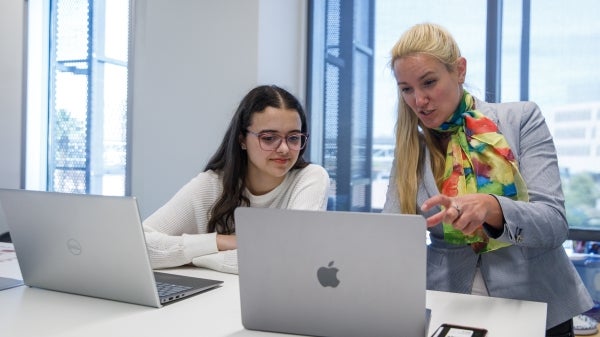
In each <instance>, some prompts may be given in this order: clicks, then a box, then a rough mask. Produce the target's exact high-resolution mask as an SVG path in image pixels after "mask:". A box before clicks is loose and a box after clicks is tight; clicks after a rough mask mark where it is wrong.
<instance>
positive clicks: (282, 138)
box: [246, 129, 308, 151]
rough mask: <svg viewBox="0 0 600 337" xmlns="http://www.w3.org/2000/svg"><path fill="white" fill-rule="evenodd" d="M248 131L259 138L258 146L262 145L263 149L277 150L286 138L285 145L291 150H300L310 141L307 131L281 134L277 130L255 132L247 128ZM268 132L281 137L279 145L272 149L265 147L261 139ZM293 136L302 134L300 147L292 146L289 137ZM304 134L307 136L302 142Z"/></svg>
mask: <svg viewBox="0 0 600 337" xmlns="http://www.w3.org/2000/svg"><path fill="white" fill-rule="evenodd" d="M246 132H247V133H249V134H251V135H253V136H255V137H256V138H257V139H258V146H260V149H261V150H263V151H275V150H277V149H278V148H279V147H280V146H281V144H283V140H284V139H285V145H286V146H287V147H288V148H289V149H290V150H293V151H300V150H302V149H303V148H305V147H306V143H308V134H305V133H302V132H293V133H291V134H288V135H286V136H282V135H281V134H279V133H277V132H271V131H265V132H254V131H251V130H248V129H246ZM267 134H271V135H275V136H277V137H279V138H280V139H279V142H278V143H277V146H275V147H273V148H272V149H265V148H264V147H263V141H262V139H261V136H263V135H267ZM291 136H300V147H299V148H298V149H294V148H292V146H290V143H289V141H288V138H289V137H291ZM302 136H304V138H305V139H304V142H302Z"/></svg>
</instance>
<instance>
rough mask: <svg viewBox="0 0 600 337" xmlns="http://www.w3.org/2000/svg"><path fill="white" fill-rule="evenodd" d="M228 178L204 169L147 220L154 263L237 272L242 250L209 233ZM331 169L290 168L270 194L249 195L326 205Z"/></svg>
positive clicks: (284, 203) (273, 203)
mask: <svg viewBox="0 0 600 337" xmlns="http://www.w3.org/2000/svg"><path fill="white" fill-rule="evenodd" d="M222 190H223V183H222V180H221V177H220V176H219V175H218V174H217V173H216V172H214V171H207V172H201V173H200V174H198V175H197V176H196V177H194V178H193V179H192V180H191V181H190V182H188V183H187V184H186V185H184V186H183V187H182V188H181V189H180V190H179V191H178V192H177V193H176V194H175V195H174V196H173V197H172V198H171V200H169V201H168V202H167V203H166V204H165V205H163V206H162V207H161V208H159V209H158V210H157V211H156V212H154V213H153V214H152V215H150V216H149V217H148V218H147V219H146V220H145V221H144V231H145V234H146V243H147V246H148V251H149V255H150V262H151V263H152V266H153V268H168V267H176V266H181V265H184V264H188V263H193V264H194V265H196V266H199V267H205V268H210V269H214V270H218V271H222V272H229V273H237V250H229V251H220V252H219V251H218V250H217V242H216V233H207V225H208V218H209V213H210V209H211V207H212V206H213V204H214V203H215V202H216V200H217V198H218V197H219V196H220V195H221V191H222ZM328 190H329V175H328V174H327V171H325V169H324V168H322V167H321V166H318V165H314V164H310V165H308V166H307V167H305V168H303V169H299V170H292V171H290V172H289V173H288V174H287V175H286V177H285V179H284V180H283V182H282V183H281V184H280V185H279V186H277V187H276V188H275V189H273V190H272V191H271V192H269V193H267V194H264V195H258V196H257V195H252V194H251V193H250V192H249V191H248V190H246V191H245V195H246V196H247V197H248V199H249V200H250V206H251V207H264V208H287V209H306V210H325V209H326V207H327V194H328Z"/></svg>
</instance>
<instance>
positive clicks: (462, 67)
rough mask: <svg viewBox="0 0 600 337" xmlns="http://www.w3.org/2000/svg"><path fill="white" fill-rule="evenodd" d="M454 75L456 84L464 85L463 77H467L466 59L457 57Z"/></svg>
mask: <svg viewBox="0 0 600 337" xmlns="http://www.w3.org/2000/svg"><path fill="white" fill-rule="evenodd" d="M456 73H457V75H458V83H459V84H463V83H465V77H466V76H467V59H466V58H464V57H462V56H461V57H459V58H458V59H457V60H456Z"/></svg>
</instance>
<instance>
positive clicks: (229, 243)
mask: <svg viewBox="0 0 600 337" xmlns="http://www.w3.org/2000/svg"><path fill="white" fill-rule="evenodd" d="M217 249H218V250H219V251H221V250H233V249H237V238H236V237H235V235H225V234H217Z"/></svg>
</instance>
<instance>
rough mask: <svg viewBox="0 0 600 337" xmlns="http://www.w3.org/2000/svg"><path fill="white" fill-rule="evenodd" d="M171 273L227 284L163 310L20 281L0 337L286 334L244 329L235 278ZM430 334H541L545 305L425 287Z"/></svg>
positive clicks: (9, 272) (11, 265) (6, 294)
mask: <svg viewBox="0 0 600 337" xmlns="http://www.w3.org/2000/svg"><path fill="white" fill-rule="evenodd" d="M172 272H173V273H178V274H184V275H190V276H197V277H204V278H213V279H219V280H223V281H224V284H223V286H222V287H220V288H218V289H214V290H211V291H208V292H205V293H202V294H199V295H197V296H194V297H191V298H187V299H185V300H183V301H180V302H177V303H173V304H171V305H168V306H165V307H163V308H160V309H156V308H149V307H143V306H139V305H134V304H126V303H120V302H115V301H109V300H102V299H96V298H89V297H84V296H78V295H70V294H64V293H58V292H54V291H47V290H41V289H35V288H29V287H26V286H21V287H17V288H12V289H7V290H2V291H0V335H2V336H10V337H20V336H24V337H25V336H26V337H32V336H47V337H52V336H60V337H67V336H77V337H80V336H86V337H94V336H101V337H105V336H145V337H146V336H161V337H164V336H180V337H185V336H194V337H198V336H207V337H218V336H230V337H243V336H289V335H283V334H274V333H265V332H257V331H250V330H245V329H244V328H243V326H242V323H241V316H240V302H239V288H238V278H237V276H236V275H230V274H222V273H218V272H214V271H210V270H204V269H198V268H193V267H188V268H177V269H173V270H172ZM0 276H2V277H11V278H20V277H21V273H20V270H19V267H18V263H17V261H16V260H15V259H12V260H8V261H7V260H5V261H0ZM427 307H428V308H431V310H432V317H431V324H430V329H429V331H430V333H433V331H434V330H435V329H436V328H437V327H438V326H439V325H440V324H441V323H454V324H460V325H472V326H478V327H485V328H487V329H488V331H489V333H488V336H489V337H506V336H523V337H538V336H539V337H541V336H544V334H545V322H546V304H545V303H539V302H528V301H516V300H508V299H500V298H489V297H480V296H471V295H461V294H453V293H445V292H438V291H427Z"/></svg>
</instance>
